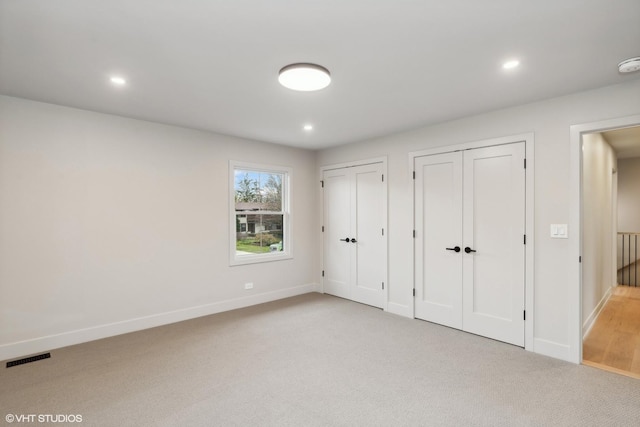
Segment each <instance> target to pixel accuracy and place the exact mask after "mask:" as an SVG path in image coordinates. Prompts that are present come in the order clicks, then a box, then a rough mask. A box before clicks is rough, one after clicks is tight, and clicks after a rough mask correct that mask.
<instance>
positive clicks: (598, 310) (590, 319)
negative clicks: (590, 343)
mask: <svg viewBox="0 0 640 427" xmlns="http://www.w3.org/2000/svg"><path fill="white" fill-rule="evenodd" d="M612 290H613V288H609V289H608V290H607V292H605V294H604V296H603V297H602V299H601V300H600V302H599V303H598V304H597V305H596V307H595V308H594V309H593V311H592V312H591V314H590V315H589V317H588V318H587V320H586V321H585V322H584V324H583V325H582V339H583V340H584V339H585V338H586V337H587V335H589V332H590V331H591V328H592V327H593V324H594V323H596V319H597V318H598V316H600V313H601V312H602V309H603V308H604V306H605V304H606V303H607V301H609V298H611V291H612Z"/></svg>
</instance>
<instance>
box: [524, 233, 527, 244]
mask: <svg viewBox="0 0 640 427" xmlns="http://www.w3.org/2000/svg"><path fill="white" fill-rule="evenodd" d="M524 244H525V245H526V244H527V235H526V234H525V235H524Z"/></svg>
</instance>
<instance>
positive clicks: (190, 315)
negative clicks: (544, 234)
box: [0, 283, 320, 360]
mask: <svg viewBox="0 0 640 427" xmlns="http://www.w3.org/2000/svg"><path fill="white" fill-rule="evenodd" d="M319 289H320V285H318V284H317V283H309V284H306V285H301V286H295V287H292V288H287V289H281V290H277V291H273V292H266V293H262V294H256V295H251V296H247V297H242V298H235V299H231V300H225V301H219V302H214V303H211V304H204V305H200V306H196V307H189V308H185V309H181V310H175V311H170V312H166V313H159V314H154V315H151V316H145V317H139V318H136V319H129V320H124V321H121V322H115V323H109V324H106V325H100V326H96V327H91V328H86V329H78V330H75V331H69V332H64V333H61V334H56V335H49V336H44V337H40V338H34V339H30V340H26V341H19V342H14V343H9V344H3V345H0V360H7V359H15V358H17V357H22V356H27V355H30V354H33V353H40V352H43V351H49V350H53V349H56V348H61V347H67V346H70V345H75V344H81V343H84V342H88V341H94V340H98V339H102V338H108V337H112V336H115V335H120V334H126V333H129V332H135V331H140V330H143V329H148V328H153V327H156V326H162V325H167V324H170V323H176V322H181V321H183V320H189V319H194V318H196V317H202V316H208V315H210V314H216V313H221V312H223V311H229V310H235V309H238V308H244V307H249V306H252V305H256V304H262V303H265V302H270V301H276V300H279V299H283V298H289V297H293V296H296V295H302V294H306V293H310V292H318V290H319Z"/></svg>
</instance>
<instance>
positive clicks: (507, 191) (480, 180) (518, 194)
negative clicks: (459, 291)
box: [462, 142, 525, 346]
mask: <svg viewBox="0 0 640 427" xmlns="http://www.w3.org/2000/svg"><path fill="white" fill-rule="evenodd" d="M524 158H525V144H524V143H523V142H522V143H516V144H507V145H499V146H494V147H486V148H479V149H474V150H468V151H465V152H464V173H463V174H464V184H463V187H464V201H463V206H464V210H463V212H464V214H463V216H464V225H463V230H464V237H463V239H464V241H463V243H462V244H463V246H464V247H463V250H464V251H465V252H464V254H463V257H462V258H463V327H462V329H463V330H465V331H468V332H472V333H474V334H478V335H482V336H485V337H489V338H493V339H496V340H499V341H504V342H508V343H511V344H515V345H518V346H524V318H523V314H524V265H525V246H524V244H525V242H524V235H525V169H524ZM467 248H468V249H467ZM467 251H469V252H468V253H467ZM471 251H474V252H471Z"/></svg>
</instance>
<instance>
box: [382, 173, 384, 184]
mask: <svg viewBox="0 0 640 427" xmlns="http://www.w3.org/2000/svg"><path fill="white" fill-rule="evenodd" d="M382 182H384V174H382Z"/></svg>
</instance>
